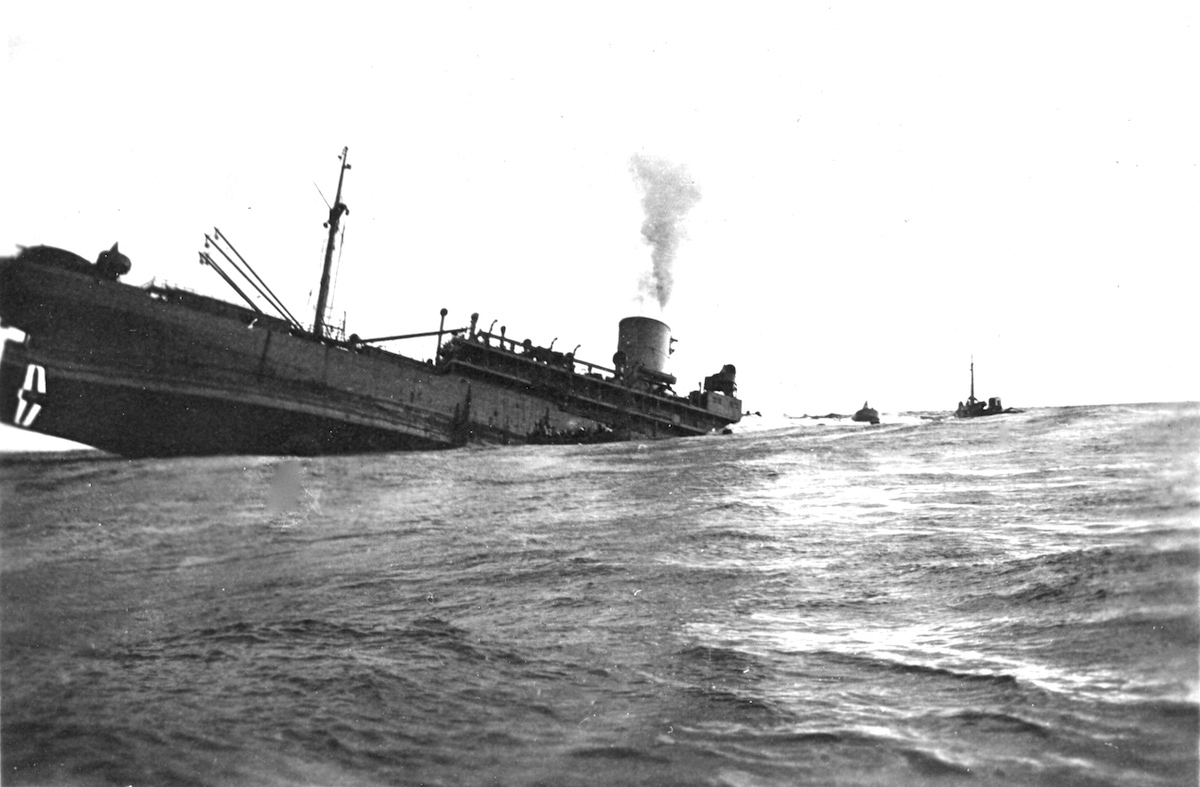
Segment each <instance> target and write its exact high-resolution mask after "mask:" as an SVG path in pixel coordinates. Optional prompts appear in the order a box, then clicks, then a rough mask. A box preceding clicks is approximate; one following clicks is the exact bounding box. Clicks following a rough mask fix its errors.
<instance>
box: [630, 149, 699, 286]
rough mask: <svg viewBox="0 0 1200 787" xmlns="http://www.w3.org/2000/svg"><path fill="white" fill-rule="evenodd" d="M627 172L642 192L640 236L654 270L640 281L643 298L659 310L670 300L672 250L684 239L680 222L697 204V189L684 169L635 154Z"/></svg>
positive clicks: (680, 166)
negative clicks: (643, 218)
mask: <svg viewBox="0 0 1200 787" xmlns="http://www.w3.org/2000/svg"><path fill="white" fill-rule="evenodd" d="M629 171H630V172H632V173H633V178H634V180H635V181H636V182H637V184H638V186H640V187H641V189H642V193H643V196H642V207H643V208H644V209H645V212H646V221H645V222H643V224H642V235H643V237H645V238H646V242H647V243H649V244H650V245H651V246H652V247H653V249H654V250H653V252H652V253H651V255H650V256H651V259H652V261H653V269H652V270H651V271H650V273H648V274H646V275H645V276H644V277H643V278H642V281H641V288H642V291H643V293H644V294H646V295H652V296H653V297H654V298H655V299H656V300H657V301H658V305H659V308H665V307H666V305H667V301H669V300H670V299H671V287H672V285H673V284H674V281H675V280H674V276H673V274H672V272H671V266H672V265H673V263H674V262H675V249H676V247H678V246H679V240H680V238H682V237H683V235H684V231H683V227H682V226H680V224H681V221H682V219H683V217H684V216H685V215H687V212H688V211H689V210H691V209H692V206H693V205H695V204H696V203H697V202H699V201H700V189H699V188H697V186H696V184H695V183H694V182H693V181H692V178H691V176H690V175H689V174H688V171H687V168H686V167H684V166H683V165H682V164H672V163H670V162H669V161H666V160H665V159H660V158H654V157H650V156H643V155H641V154H640V153H635V154H634V155H633V158H631V159H630V160H629Z"/></svg>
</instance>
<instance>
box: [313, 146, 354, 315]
mask: <svg viewBox="0 0 1200 787" xmlns="http://www.w3.org/2000/svg"><path fill="white" fill-rule="evenodd" d="M349 151H350V148H349V147H344V148H342V155H340V156H338V158H340V159H341V160H342V168H341V171H339V172H338V187H337V196H336V197H334V198H333V207H332V208H330V209H329V221H327V222H325V225H324V226H326V227H328V228H329V242H328V243H326V244H325V266H324V267H323V268H322V269H321V289H320V290H319V291H318V293H317V316H316V317H314V318H313V333H315V334H316V335H317V336H319V337H324V336H325V302H326V301H327V300H329V269H330V268H331V267H332V265H333V244H334V242H335V241H336V240H337V232H338V224H339V223H340V222H341V220H342V214H343V213H349V212H350V209H349V208H347V207H346V206H345V205H344V204H343V203H342V181H343V180H344V179H345V177H346V170H348V169H350V164H349V163H347V161H346V154H347V153H348V152H349Z"/></svg>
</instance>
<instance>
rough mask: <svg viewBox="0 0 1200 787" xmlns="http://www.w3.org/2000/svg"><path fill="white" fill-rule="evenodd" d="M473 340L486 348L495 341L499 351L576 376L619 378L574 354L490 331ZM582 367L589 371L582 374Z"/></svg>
mask: <svg viewBox="0 0 1200 787" xmlns="http://www.w3.org/2000/svg"><path fill="white" fill-rule="evenodd" d="M471 338H472V339H473V340H474V341H476V342H479V343H481V344H484V345H486V346H491V344H492V342H493V341H495V342H496V346H497V347H498V348H499V349H501V350H504V351H505V352H508V353H511V354H512V355H515V356H516V357H518V358H521V359H523V360H526V361H530V362H534V363H541V364H545V365H547V366H557V367H560V368H563V369H567V370H569V371H570V372H572V373H574V374H586V375H589V376H593V377H595V376H598V375H602V374H609V375H612V376H619V375H618V372H617V370H616V369H612V368H609V367H607V366H602V365H600V364H598V363H593V362H592V361H584V360H582V359H579V358H576V357H575V353H574V352H569V353H560V352H556V351H554V350H551V349H550V348H549V347H539V346H537V345H535V344H533V343H532V342H530V341H529V340H528V339H525V340H524V341H520V342H518V341H517V340H516V339H510V338H508V336H506V335H504V334H495V333H491V332H490V331H476V332H475V333H474V334H473V335H472V337H471ZM580 367H582V368H584V369H586V370H587V371H584V372H580V371H579V368H580Z"/></svg>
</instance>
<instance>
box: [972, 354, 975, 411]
mask: <svg viewBox="0 0 1200 787" xmlns="http://www.w3.org/2000/svg"><path fill="white" fill-rule="evenodd" d="M971 401H972V402H973V401H975V359H974V358H972V359H971Z"/></svg>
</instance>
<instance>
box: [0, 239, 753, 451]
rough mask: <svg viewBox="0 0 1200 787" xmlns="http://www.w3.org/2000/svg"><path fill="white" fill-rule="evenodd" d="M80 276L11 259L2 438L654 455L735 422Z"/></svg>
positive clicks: (476, 358) (520, 369)
mask: <svg viewBox="0 0 1200 787" xmlns="http://www.w3.org/2000/svg"><path fill="white" fill-rule="evenodd" d="M39 248H42V249H44V248H45V247H39ZM50 251H53V252H58V250H50ZM58 253H59V254H61V255H67V256H69V257H73V255H69V254H68V253H66V252H58ZM47 259H48V260H49V261H47ZM68 262H70V264H65V263H64V262H63V261H62V260H61V259H58V258H54V257H53V255H50V256H49V257H47V255H46V254H43V255H41V257H40V258H38V259H30V258H29V255H22V256H20V257H17V258H11V259H6V260H0V318H2V319H3V323H4V324H5V325H8V326H13V327H16V328H19V329H20V330H22V331H23V332H25V334H26V337H25V339H24V341H22V342H16V341H9V342H6V343H5V347H4V353H3V357H2V358H0V421H2V422H3V423H7V424H12V425H14V426H17V427H20V428H25V429H30V430H32V431H36V432H41V433H44V434H47V435H53V436H55V437H62V438H65V439H69V440H74V441H77V442H81V443H84V444H87V445H91V446H94V447H96V448H100V449H102V450H106V451H111V452H114V453H118V454H122V455H127V456H176V455H205V454H344V453H363V452H375V451H406V450H431V449H439V448H453V447H456V446H461V445H465V444H467V443H472V442H480V443H501V444H520V443H545V442H593V441H606V440H618V439H656V438H662V437H678V436H687V435H697V434H704V433H707V432H709V431H712V430H714V429H719V428H721V427H723V426H726V425H728V424H729V423H732V422H734V421H736V420H737V419H738V417H739V416H740V402H739V401H738V400H737V399H736V398H734V397H732V396H729V397H725V396H722V395H721V394H719V393H714V394H713V395H712V396H711V397H710V396H709V395H708V394H705V395H703V396H702V397H699V398H697V395H696V394H694V395H693V397H694V399H695V401H688V400H685V399H682V398H679V397H673V396H662V395H655V394H653V393H650V392H647V391H640V390H634V389H632V388H628V387H624V386H621V385H618V384H616V383H615V382H613V381H608V380H599V379H597V377H598V376H597V375H594V374H593V375H583V374H578V373H574V372H573V371H570V370H564V369H562V368H557V367H553V366H551V365H547V364H545V363H535V362H534V361H532V360H529V359H528V358H525V357H522V356H521V355H520V354H519V353H518V352H517V351H516V348H515V347H510V348H509V349H508V350H505V349H504V348H500V347H494V346H492V344H491V343H490V342H485V341H481V340H476V341H468V340H464V339H456V340H454V341H455V342H458V349H459V352H457V354H456V355H455V356H454V357H453V358H447V359H439V362H438V363H437V364H434V363H433V362H432V361H425V362H423V361H420V360H416V359H412V358H408V357H405V356H402V355H398V354H395V353H389V352H385V351H383V350H379V349H376V348H371V347H361V346H356V345H351V344H348V343H345V342H335V341H331V340H327V339H321V338H317V337H314V336H312V335H311V334H306V333H304V332H302V331H298V330H297V329H295V328H294V327H293V326H290V325H288V324H287V323H284V322H283V321H282V320H277V319H274V318H270V317H266V316H265V315H262V314H258V313H255V312H254V311H252V310H250V309H244V308H241V307H238V306H234V305H232V304H229V303H226V302H223V301H218V300H215V299H211V298H205V297H203V296H198V295H194V294H191V293H185V292H183V291H178V290H169V289H165V288H159V289H156V288H139V287H133V286H130V285H126V284H123V283H120V282H118V281H116V280H115V279H106V278H104V277H103V276H101V275H99V274H97V273H95V272H94V271H93V270H92V269H91V268H89V267H88V266H89V265H90V263H87V262H86V261H83V260H81V259H79V258H74V260H68ZM480 336H481V337H482V336H483V335H482V334H481V335H480ZM473 338H475V339H478V338H479V337H473Z"/></svg>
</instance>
